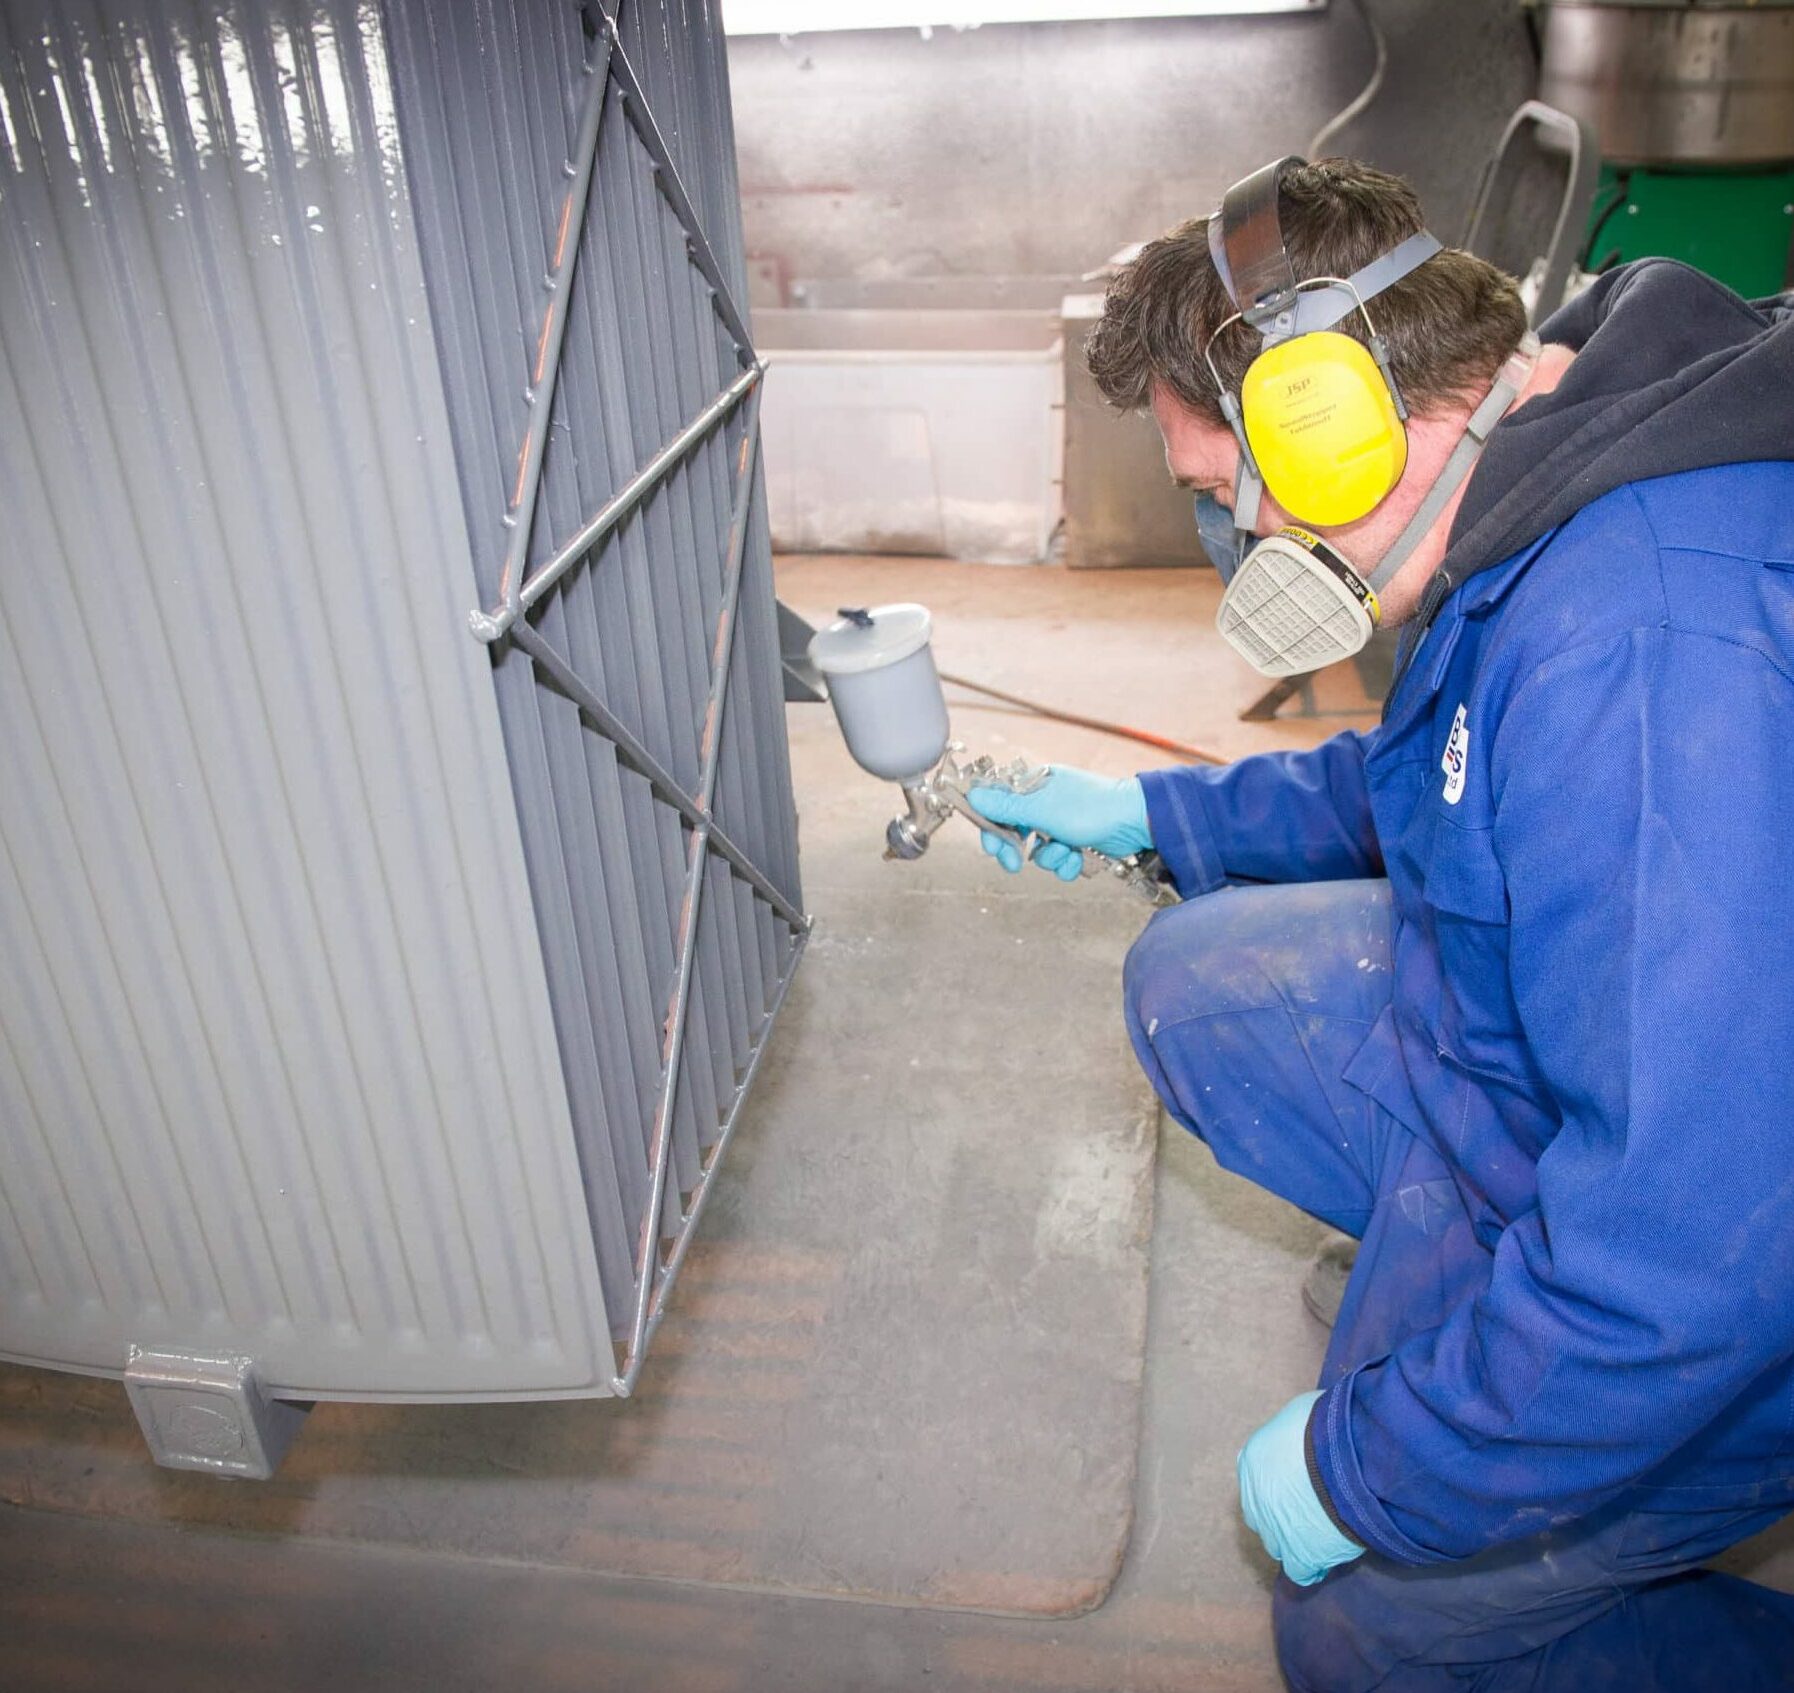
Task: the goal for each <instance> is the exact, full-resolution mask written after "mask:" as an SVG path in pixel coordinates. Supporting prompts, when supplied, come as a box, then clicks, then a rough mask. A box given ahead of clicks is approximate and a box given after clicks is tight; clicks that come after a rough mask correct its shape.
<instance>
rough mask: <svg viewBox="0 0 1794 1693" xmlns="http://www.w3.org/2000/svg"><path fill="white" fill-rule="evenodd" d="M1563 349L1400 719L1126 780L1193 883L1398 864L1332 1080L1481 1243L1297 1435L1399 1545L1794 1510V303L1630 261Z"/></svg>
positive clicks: (1556, 324)
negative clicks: (1590, 1520)
mask: <svg viewBox="0 0 1794 1693" xmlns="http://www.w3.org/2000/svg"><path fill="white" fill-rule="evenodd" d="M1544 338H1545V339H1546V340H1547V341H1553V340H1555V341H1561V342H1566V343H1568V344H1569V345H1571V346H1573V347H1576V348H1577V349H1578V351H1579V356H1578V358H1577V359H1576V361H1575V362H1574V363H1573V364H1572V365H1571V366H1570V368H1569V370H1568V372H1567V373H1566V375H1565V378H1564V380H1563V382H1562V384H1561V385H1560V386H1559V387H1558V389H1557V390H1555V391H1554V392H1553V393H1552V394H1550V395H1546V396H1542V397H1540V398H1539V399H1537V400H1535V401H1533V402H1531V403H1530V404H1529V405H1527V406H1526V407H1524V408H1522V410H1521V411H1520V412H1518V413H1517V414H1515V416H1514V417H1512V418H1511V419H1510V420H1509V421H1507V422H1506V423H1504V424H1503V425H1502V426H1501V427H1500V428H1498V429H1497V430H1496V431H1495V434H1494V436H1493V437H1492V438H1491V441H1490V443H1489V447H1488V450H1487V452H1486V453H1485V455H1484V458H1483V460H1482V461H1481V463H1480V464H1479V466H1478V468H1477V471H1476V473H1475V475H1474V476H1473V478H1472V480H1471V482H1470V485H1469V487H1468V488H1467V490H1466V494H1465V498H1464V501H1463V504H1462V506H1461V508H1460V511H1459V514H1458V517H1457V520H1456V522H1455V524H1454V528H1453V532H1452V539H1451V545H1450V547H1449V548H1448V551H1447V554H1446V558H1445V563H1444V566H1443V568H1442V571H1441V575H1440V578H1438V579H1436V580H1435V584H1434V590H1433V591H1432V592H1431V593H1430V594H1429V599H1428V601H1427V602H1426V603H1427V605H1428V606H1429V607H1437V612H1436V619H1435V620H1434V621H1433V622H1432V623H1431V626H1430V628H1428V627H1425V626H1424V624H1423V625H1421V626H1419V627H1418V628H1417V630H1416V631H1414V632H1412V633H1411V635H1410V639H1409V640H1408V642H1407V643H1406V646H1405V651H1404V654H1403V662H1405V664H1406V668H1405V669H1404V670H1401V671H1400V672H1399V678H1398V682H1397V685H1396V687H1395V688H1394V690H1393V691H1392V694H1391V698H1390V701H1389V705H1388V709H1387V712H1386V716H1385V720H1384V722H1383V724H1382V726H1381V727H1380V728H1379V729H1378V730H1376V731H1375V732H1373V733H1371V734H1368V735H1359V734H1348V735H1341V736H1338V737H1336V738H1335V739H1333V740H1331V741H1328V742H1326V743H1325V744H1324V745H1322V746H1320V747H1318V748H1316V749H1315V750H1314V751H1312V752H1308V753H1300V754H1274V755H1267V756H1263V757H1258V758H1250V759H1246V760H1244V761H1242V762H1241V763H1239V764H1236V765H1233V766H1231V767H1229V768H1227V769H1223V770H1200V769H1180V770H1170V771H1158V772H1149V773H1147V774H1146V775H1145V776H1144V778H1143V781H1144V783H1145V787H1146V792H1147V800H1148V809H1149V813H1150V817H1151V823H1152V829H1153V837H1154V841H1155V843H1156V845H1157V846H1158V847H1159V849H1160V851H1161V853H1162V854H1163V856H1164V858H1165V860H1166V863H1167V865H1168V866H1169V868H1170V869H1171V871H1172V873H1173V875H1174V876H1175V878H1176V880H1177V883H1178V886H1179V888H1180V890H1181V891H1182V892H1184V893H1185V894H1186V895H1188V894H1194V893H1199V892H1204V891H1207V890H1209V889H1211V888H1214V887H1216V886H1218V885H1220V884H1221V883H1222V882H1223V881H1225V880H1228V879H1251V880H1259V881H1272V882H1276V881H1298V880H1318V879H1329V878H1339V877H1355V876H1379V875H1387V876H1388V878H1389V881H1390V884H1391V889H1392V895H1393V901H1394V906H1395V912H1396V922H1397V931H1396V937H1395V962H1394V980H1395V987H1394V994H1393V999H1392V1002H1391V1004H1390V1006H1389V1009H1388V1010H1387V1011H1386V1012H1385V1013H1384V1015H1383V1017H1382V1019H1381V1020H1380V1021H1379V1022H1378V1023H1377V1024H1376V1026H1375V1027H1374V1028H1373V1029H1372V1031H1371V1033H1370V1035H1369V1037H1368V1038H1367V1039H1366V1041H1365V1042H1364V1045H1363V1047H1362V1049H1361V1050H1360V1051H1359V1052H1358V1053H1357V1055H1356V1057H1355V1058H1354V1060H1353V1061H1352V1063H1351V1065H1350V1067H1349V1068H1348V1070H1347V1072H1346V1077H1345V1079H1346V1081H1347V1082H1348V1083H1350V1084H1351V1085H1353V1086H1355V1087H1357V1088H1359V1089H1361V1090H1362V1091H1363V1092H1364V1093H1366V1094H1368V1095H1370V1096H1371V1097H1372V1098H1373V1099H1375V1100H1377V1101H1378V1102H1379V1103H1380V1104H1381V1105H1383V1106H1384V1107H1385V1108H1386V1109H1387V1110H1388V1111H1390V1112H1391V1113H1393V1114H1394V1115H1395V1116H1396V1117H1397V1118H1398V1119H1399V1120H1400V1121H1402V1122H1403V1123H1405V1124H1407V1125H1408V1126H1409V1127H1410V1128H1411V1129H1412V1130H1413V1131H1414V1132H1415V1133H1417V1134H1419V1135H1422V1136H1424V1137H1425V1138H1426V1139H1428V1140H1429V1141H1430V1142H1431V1143H1432V1145H1433V1146H1434V1147H1435V1148H1436V1149H1437V1151H1438V1153H1439V1155H1440V1156H1441V1157H1442V1158H1443V1159H1444V1160H1445V1162H1446V1164H1447V1165H1448V1166H1449V1167H1450V1169H1451V1171H1452V1173H1453V1176H1454V1178H1455V1180H1456V1182H1457V1185H1458V1188H1459V1190H1460V1192H1461V1194H1462V1196H1463V1199H1464V1202H1465V1205H1466V1208H1467V1209H1468V1211H1469V1214H1470V1215H1471V1217H1472V1218H1473V1219H1474V1220H1475V1224H1476V1227H1477V1230H1478V1233H1479V1235H1480V1237H1481V1239H1482V1240H1483V1242H1484V1244H1485V1245H1486V1246H1487V1247H1488V1248H1489V1249H1490V1251H1491V1254H1492V1257H1491V1260H1490V1268H1489V1273H1488V1277H1487V1281H1486V1283H1485V1284H1484V1285H1482V1287H1481V1288H1480V1290H1479V1291H1478V1292H1477V1294H1476V1296H1475V1297H1474V1298H1472V1299H1469V1300H1467V1301H1466V1302H1464V1303H1463V1304H1461V1305H1460V1306H1459V1307H1458V1308H1457V1309H1455V1310H1454V1311H1453V1312H1452V1313H1451V1315H1450V1316H1449V1318H1448V1319H1447V1320H1446V1321H1445V1322H1444V1323H1442V1324H1441V1325H1440V1326H1439V1327H1438V1328H1436V1329H1433V1330H1431V1331H1429V1332H1426V1333H1423V1334H1421V1335H1418V1336H1416V1337H1415V1338H1414V1339H1413V1340H1411V1341H1409V1342H1408V1343H1406V1344H1404V1345H1403V1346H1401V1347H1399V1348H1398V1349H1397V1350H1396V1351H1394V1352H1393V1353H1391V1354H1390V1355H1389V1356H1387V1357H1384V1358H1380V1359H1377V1360H1374V1361H1373V1362H1371V1363H1368V1364H1366V1365H1365V1366H1363V1367H1362V1368H1360V1369H1358V1370H1355V1371H1354V1372H1352V1373H1351V1374H1350V1375H1348V1376H1346V1377H1345V1378H1344V1379H1343V1380H1341V1381H1339V1382H1337V1383H1335V1384H1334V1385H1333V1386H1332V1387H1330V1388H1329V1389H1328V1390H1327V1392H1326V1393H1325V1394H1324V1396H1323V1397H1322V1398H1321V1400H1320V1401H1319V1402H1318V1403H1317V1405H1316V1407H1315V1410H1314V1412H1313V1415H1312V1418H1311V1420H1310V1424H1309V1442H1310V1452H1311V1460H1312V1466H1313V1468H1314V1469H1315V1470H1316V1471H1318V1474H1319V1477H1320V1479H1321V1482H1322V1484H1323V1492H1324V1495H1325V1502H1326V1503H1327V1504H1328V1506H1329V1508H1330V1509H1331V1510H1332V1512H1333V1514H1334V1515H1335V1516H1336V1518H1337V1519H1338V1520H1339V1521H1340V1522H1341V1523H1342V1525H1343V1526H1344V1527H1345V1528H1346V1529H1347V1530H1348V1531H1349V1532H1350V1533H1351V1534H1353V1535H1354V1536H1356V1537H1357V1538H1358V1539H1360V1540H1362V1541H1363V1542H1364V1543H1365V1544H1366V1545H1368V1546H1370V1547H1372V1548H1374V1549H1376V1550H1378V1551H1380V1552H1382V1553H1384V1554H1386V1555H1387V1556H1389V1557H1391V1558H1395V1559H1398V1560H1401V1561H1404V1562H1409V1563H1431V1562H1438V1561H1443V1560H1448V1559H1454V1558H1462V1557H1467V1556H1470V1555H1472V1554H1474V1553H1476V1552H1479V1551H1482V1550H1484V1549H1485V1548H1487V1547H1489V1546H1492V1545H1494V1544H1497V1543H1499V1542H1503V1541H1508V1540H1514V1539H1519V1538H1522V1537H1524V1536H1528V1535H1531V1534H1534V1533H1537V1532H1539V1531H1541V1530H1543V1529H1545V1528H1547V1527H1550V1526H1554V1525H1558V1524H1562V1523H1565V1522H1567V1521H1570V1520H1572V1519H1575V1518H1577V1517H1581V1516H1584V1515H1586V1514H1588V1513H1590V1512H1592V1511H1594V1510H1595V1509H1597V1508H1599V1507H1601V1506H1603V1505H1605V1504H1608V1503H1610V1502H1612V1501H1615V1500H1618V1499H1620V1498H1621V1497H1622V1495H1625V1496H1626V1497H1627V1498H1629V1499H1631V1500H1632V1501H1633V1502H1635V1503H1637V1504H1638V1505H1639V1506H1640V1508H1651V1509H1677V1508H1686V1509H1697V1510H1702V1509H1720V1508H1724V1507H1726V1506H1728V1505H1751V1504H1755V1505H1762V1506H1771V1505H1775V1504H1777V1503H1780V1502H1786V1503H1788V1504H1790V1505H1794V322H1790V321H1787V320H1786V319H1785V317H1780V316H1778V314H1777V313H1776V312H1775V311H1774V310H1773V309H1772V307H1770V306H1769V305H1767V304H1765V305H1763V306H1750V305H1747V304H1746V303H1745V302H1743V301H1742V300H1739V299H1738V298H1737V297H1736V296H1734V295H1731V294H1730V293H1728V292H1727V291H1726V290H1724V289H1722V288H1720V287H1719V286H1718V285H1717V284H1715V283H1712V282H1710V281H1708V280H1707V279H1705V278H1704V277H1701V276H1699V275H1698V273H1695V272H1693V271H1689V270H1687V269H1685V268H1683V267H1681V266H1678V265H1674V264H1671V263H1668V262H1666V261H1647V262H1645V263H1642V264H1639V265H1635V266H1631V267H1628V268H1627V269H1626V270H1624V271H1621V272H1617V273H1614V274H1613V275H1610V276H1608V277H1606V278H1603V279H1602V282H1601V283H1600V284H1598V285H1597V287H1596V288H1595V289H1594V290H1591V292H1590V294H1588V295H1585V296H1584V297H1583V299H1582V300H1580V301H1578V302H1577V303H1576V304H1575V305H1574V306H1572V307H1570V308H1568V309H1567V310H1566V311H1565V312H1563V313H1560V314H1559V315H1558V317H1557V318H1555V319H1553V320H1552V322H1551V323H1549V324H1547V325H1546V329H1545V333H1544ZM1628 1490H1630V1491H1628Z"/></svg>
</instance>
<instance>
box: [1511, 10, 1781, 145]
mask: <svg viewBox="0 0 1794 1693" xmlns="http://www.w3.org/2000/svg"><path fill="white" fill-rule="evenodd" d="M1539 98H1540V99H1542V100H1544V101H1547V102H1548V103H1549V104H1551V105H1553V106H1557V107H1560V108H1561V109H1562V110H1564V111H1566V112H1569V113H1571V114H1572V115H1573V116H1576V117H1579V118H1582V119H1584V120H1585V121H1587V122H1588V123H1590V124H1593V125H1594V127H1595V129H1596V131H1597V133H1598V134H1599V135H1600V138H1601V150H1602V153H1603V154H1604V155H1605V157H1606V158H1607V159H1608V160H1609V161H1610V162H1612V163H1616V164H1638V165H1663V164H1679V165H1691V164H1707V165H1769V164H1775V163H1778V162H1780V161H1783V160H1787V159H1794V3H1791V0H1758V3H1757V4H1754V5H1749V6H1740V5H1711V4H1705V3H1695V4H1686V3H1684V4H1662V3H1659V4H1655V5H1650V4H1636V3H1633V4H1624V3H1617V0H1552V4H1551V5H1550V6H1549V7H1548V8H1547V9H1546V11H1545V30H1544V61H1543V66H1542V69H1541V73H1540V80H1539Z"/></svg>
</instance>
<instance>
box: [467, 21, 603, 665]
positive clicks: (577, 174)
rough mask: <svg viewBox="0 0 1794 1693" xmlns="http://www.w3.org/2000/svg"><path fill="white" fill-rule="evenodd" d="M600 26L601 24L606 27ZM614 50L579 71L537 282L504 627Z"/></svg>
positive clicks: (532, 502) (524, 538)
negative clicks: (562, 176)
mask: <svg viewBox="0 0 1794 1693" xmlns="http://www.w3.org/2000/svg"><path fill="white" fill-rule="evenodd" d="M606 21H607V24H608V22H609V20H608V19H607V20H606ZM615 42H616V34H615V26H614V25H610V26H609V27H607V28H606V29H605V30H604V31H603V33H602V36H601V38H600V41H599V45H598V54H597V58H596V59H595V60H594V61H593V63H591V64H590V65H588V66H587V68H586V72H585V74H586V77H587V79H588V81H589V83H590V86H589V87H588V88H587V90H586V96H585V104H584V106H583V107H582V108H581V111H580V117H579V131H578V135H577V138H576V139H575V141H574V144H573V157H572V158H571V159H569V160H568V161H567V165H566V170H567V175H568V177H569V181H568V183H567V195H566V198H565V199H564V200H562V202H561V217H560V223H559V224H558V226H557V227H556V231H555V241H554V251H553V252H552V253H551V254H550V255H549V261H548V274H547V275H546V277H544V279H543V286H544V287H545V288H546V290H547V293H548V299H547V302H546V304H545V305H544V306H543V308H542V325H541V328H540V330H539V331H538V332H537V335H536V360H535V363H534V365H532V366H531V369H530V380H529V387H528V388H527V389H525V391H524V394H525V399H526V401H527V405H528V409H527V410H526V412H525V413H524V427H523V441H522V444H521V445H520V446H519V447H518V449H517V475H516V479H515V481H514V482H513V484H512V487H511V501H510V505H509V507H508V508H507V509H506V511H505V516H504V523H505V526H506V528H507V529H509V530H510V539H509V540H508V541H507V542H506V543H505V561H504V565H503V568H502V569H501V570H500V572H499V578H498V597H499V603H500V606H501V608H502V609H501V611H500V612H499V613H498V614H497V615H498V616H500V617H502V618H504V619H505V620H506V625H507V627H508V625H509V622H510V620H513V619H515V618H516V616H517V614H518V611H519V594H518V590H519V587H520V585H521V583H522V581H523V569H524V564H525V561H526V560H527V559H528V557H529V541H530V534H531V532H532V531H533V529H534V528H535V523H536V500H537V496H538V494H539V492H540V490H541V486H542V458H543V454H544V453H545V451H546V450H547V446H548V422H549V419H550V417H552V416H553V413H554V390H555V384H556V382H557V381H558V380H559V379H560V374H561V343H562V342H563V341H564V340H565V339H566V334H567V319H568V318H569V317H570V316H571V315H572V314H571V313H570V312H569V310H568V304H569V301H570V298H571V291H572V287H573V269H574V266H575V265H576V264H577V263H578V262H579V244H580V236H581V235H582V233H583V232H584V230H585V222H586V206H587V204H588V203H589V201H590V200H591V190H592V168H593V166H594V165H595V164H596V162H597V158H598V136H599V132H600V131H601V129H602V128H603V120H604V99H605V94H606V93H607V91H608V90H609V88H610V80H611V76H610V73H611V60H612V55H613V53H614V50H615ZM484 616H485V614H484V613H481V612H476V613H475V614H474V617H475V619H476V632H478V630H477V621H478V620H480V619H483V618H484ZM499 633H501V634H502V633H503V630H500V631H499ZM481 638H482V639H484V640H496V639H497V638H498V637H497V635H483V636H482V637H481Z"/></svg>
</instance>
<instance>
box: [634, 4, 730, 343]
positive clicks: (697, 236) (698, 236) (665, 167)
mask: <svg viewBox="0 0 1794 1693" xmlns="http://www.w3.org/2000/svg"><path fill="white" fill-rule="evenodd" d="M605 26H606V27H605V33H606V35H607V36H608V38H609V39H610V40H611V41H612V42H613V43H614V44H615V45H614V48H613V51H612V54H611V64H610V71H611V75H612V76H613V77H614V78H615V79H616V82H617V86H618V88H619V89H620V90H621V91H622V95H623V110H624V112H625V113H626V114H627V116H628V118H629V121H630V123H632V124H633V125H634V126H635V133H636V135H637V136H638V137H639V138H640V140H641V143H642V146H643V147H645V148H646V149H647V151H648V156H649V157H650V158H651V159H652V160H653V161H654V179H655V181H656V182H658V183H659V184H660V191H661V193H663V194H664V195H666V197H667V203H668V204H669V205H671V207H672V208H673V215H674V216H675V217H676V218H678V220H679V221H680V223H682V224H683V225H684V226H685V235H686V242H687V245H688V246H689V247H690V249H691V261H692V263H693V264H695V265H696V266H697V267H698V270H699V272H700V273H701V274H702V276H703V278H704V280H705V282H706V283H708V284H709V287H710V292H711V294H712V295H713V296H714V297H715V299H716V312H717V316H718V317H720V318H721V319H722V320H723V327H724V328H725V329H727V330H728V332H729V338H730V339H731V340H732V341H733V342H734V343H735V349H736V352H737V353H738V354H739V355H740V357H741V358H742V359H743V360H744V361H745V360H751V359H752V358H753V356H754V341H753V337H752V336H751V335H749V334H748V328H747V323H746V322H745V320H744V319H743V318H742V315H741V313H740V312H739V311H738V310H737V309H736V306H735V297H734V295H732V294H731V293H730V292H729V283H728V279H727V278H726V277H725V276H724V275H723V267H722V266H721V265H720V264H718V263H717V261H716V253H715V252H714V250H713V249H712V248H711V245H710V238H709V237H708V236H707V235H706V234H705V233H704V226H703V224H702V223H701V222H700V221H699V220H698V214H697V211H696V210H695V209H694V208H693V206H692V203H691V196H690V195H689V194H687V193H686V191H685V184H684V182H683V181H681V180H680V177H679V168H678V166H676V165H675V164H674V163H673V155H672V153H671V152H670V151H668V149H667V144H666V138H665V137H664V136H663V135H662V134H661V133H660V126H659V124H657V123H656V122H655V121H654V111H653V108H652V107H650V106H649V104H648V96H647V95H646V94H645V93H644V92H643V91H642V85H641V82H640V80H639V79H638V78H637V76H636V74H635V66H634V65H632V64H630V62H629V55H628V54H627V53H626V52H625V51H624V50H623V42H622V39H621V37H620V36H619V35H618V34H617V26H616V22H615V20H614V19H612V18H610V17H609V16H608V15H607V16H606V18H605Z"/></svg>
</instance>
